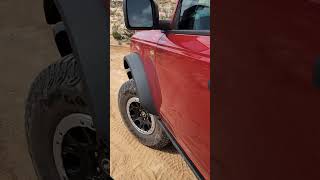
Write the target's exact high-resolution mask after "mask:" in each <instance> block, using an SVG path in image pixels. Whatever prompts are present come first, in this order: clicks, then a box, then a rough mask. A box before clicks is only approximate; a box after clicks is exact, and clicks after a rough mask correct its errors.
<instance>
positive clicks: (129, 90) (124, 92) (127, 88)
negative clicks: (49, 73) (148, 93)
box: [118, 79, 164, 147]
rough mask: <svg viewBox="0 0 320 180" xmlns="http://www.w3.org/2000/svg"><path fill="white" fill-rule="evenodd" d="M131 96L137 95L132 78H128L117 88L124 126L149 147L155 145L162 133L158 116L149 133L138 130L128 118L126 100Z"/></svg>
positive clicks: (160, 138)
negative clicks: (152, 129)
mask: <svg viewBox="0 0 320 180" xmlns="http://www.w3.org/2000/svg"><path fill="white" fill-rule="evenodd" d="M133 97H137V98H139V97H138V95H137V91H136V85H135V82H134V80H132V79H130V80H129V81H127V82H125V83H124V84H123V85H122V86H121V88H120V90H119V95H118V106H119V110H120V114H121V117H122V120H123V122H124V124H125V126H126V127H127V128H128V129H129V131H130V132H131V133H132V134H133V135H134V136H135V137H137V139H138V140H139V141H140V142H141V143H142V144H145V145H147V146H149V147H153V146H156V145H157V144H159V142H160V141H161V140H162V138H163V136H164V134H163V132H162V129H161V128H160V125H159V122H158V118H157V117H156V116H154V117H155V128H154V131H153V132H152V133H151V134H149V135H146V134H143V133H141V132H139V131H138V130H137V129H136V128H135V127H134V126H133V124H132V123H131V121H130V119H129V115H128V113H127V102H128V100H129V99H131V98H133Z"/></svg>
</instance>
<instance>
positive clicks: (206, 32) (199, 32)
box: [167, 0, 211, 36]
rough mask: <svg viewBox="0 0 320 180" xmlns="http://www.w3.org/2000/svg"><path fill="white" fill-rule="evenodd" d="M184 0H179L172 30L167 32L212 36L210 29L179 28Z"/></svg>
mask: <svg viewBox="0 0 320 180" xmlns="http://www.w3.org/2000/svg"><path fill="white" fill-rule="evenodd" d="M182 1H183V0H179V1H178V6H177V8H178V9H177V11H176V14H175V15H174V17H173V21H172V22H173V24H172V30H169V31H167V33H174V34H189V35H202V36H210V30H183V29H178V23H179V18H180V14H181V6H182ZM210 18H211V17H210Z"/></svg>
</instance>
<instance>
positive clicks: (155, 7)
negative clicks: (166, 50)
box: [122, 0, 159, 30]
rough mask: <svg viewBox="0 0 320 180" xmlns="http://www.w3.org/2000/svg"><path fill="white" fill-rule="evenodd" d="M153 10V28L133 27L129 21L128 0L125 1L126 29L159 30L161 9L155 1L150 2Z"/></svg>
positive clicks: (123, 8)
mask: <svg viewBox="0 0 320 180" xmlns="http://www.w3.org/2000/svg"><path fill="white" fill-rule="evenodd" d="M150 3H151V8H152V15H153V26H152V27H131V26H130V24H129V20H128V15H127V0H123V7H122V10H123V16H124V23H125V25H126V28H127V29H129V30H152V29H159V8H158V4H157V3H156V2H155V1H154V0H150Z"/></svg>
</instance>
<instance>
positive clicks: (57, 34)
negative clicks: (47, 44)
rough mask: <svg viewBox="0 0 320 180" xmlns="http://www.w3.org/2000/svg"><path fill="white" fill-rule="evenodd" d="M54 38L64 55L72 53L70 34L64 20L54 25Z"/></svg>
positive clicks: (61, 53)
mask: <svg viewBox="0 0 320 180" xmlns="http://www.w3.org/2000/svg"><path fill="white" fill-rule="evenodd" d="M53 34H54V40H55V42H56V46H57V48H58V50H59V53H60V55H61V56H62V57H64V56H66V55H69V54H71V53H72V48H71V45H70V42H69V38H68V34H67V32H66V28H65V26H64V24H63V22H62V21H61V22H58V23H57V24H55V25H54V26H53Z"/></svg>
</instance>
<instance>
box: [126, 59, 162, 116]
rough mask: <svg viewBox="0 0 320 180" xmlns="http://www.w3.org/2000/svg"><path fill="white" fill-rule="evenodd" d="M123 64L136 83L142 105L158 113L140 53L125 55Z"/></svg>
mask: <svg viewBox="0 0 320 180" xmlns="http://www.w3.org/2000/svg"><path fill="white" fill-rule="evenodd" d="M123 64H124V69H125V70H126V72H127V76H128V78H129V79H133V80H134V81H135V83H136V87H137V93H138V96H139V99H140V102H141V104H142V106H143V107H144V108H145V109H147V110H148V111H149V112H150V113H152V114H154V115H158V112H157V110H156V108H155V104H154V101H153V97H152V94H151V89H150V86H149V83H148V79H147V74H146V72H145V70H144V65H143V63H142V59H141V57H140V55H139V54H137V53H130V54H129V55H127V56H125V57H124V59H123Z"/></svg>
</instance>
